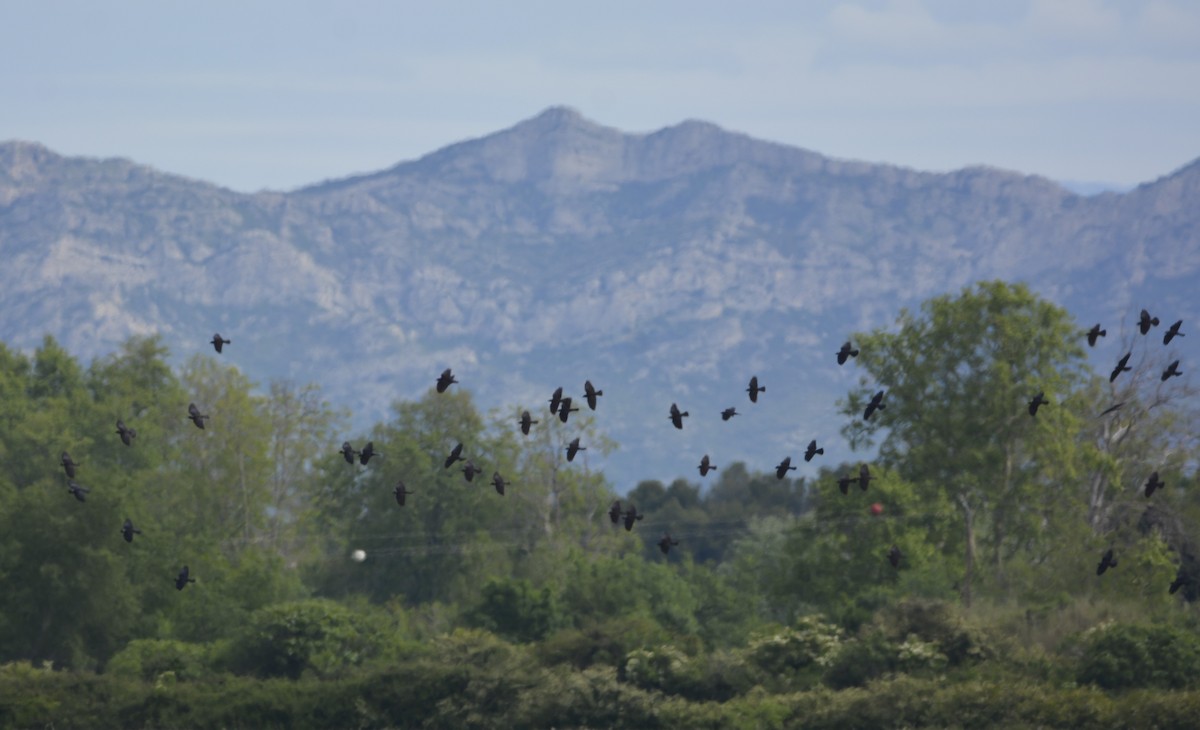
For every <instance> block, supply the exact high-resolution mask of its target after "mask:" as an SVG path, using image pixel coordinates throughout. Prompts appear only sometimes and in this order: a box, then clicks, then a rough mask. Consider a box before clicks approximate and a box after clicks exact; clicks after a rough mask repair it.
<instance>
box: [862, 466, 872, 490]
mask: <svg viewBox="0 0 1200 730" xmlns="http://www.w3.org/2000/svg"><path fill="white" fill-rule="evenodd" d="M874 478H875V477H873V476H871V470H870V469H869V468H867V465H866V464H863V465H862V466H860V467H858V488H859V489H861V490H863V491H864V492H865V491H867V485H868V484H870V483H871V480H872V479H874Z"/></svg>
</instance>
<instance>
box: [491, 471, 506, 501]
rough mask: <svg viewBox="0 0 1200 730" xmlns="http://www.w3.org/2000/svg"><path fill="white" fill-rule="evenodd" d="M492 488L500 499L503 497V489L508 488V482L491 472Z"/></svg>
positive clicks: (496, 473)
mask: <svg viewBox="0 0 1200 730" xmlns="http://www.w3.org/2000/svg"><path fill="white" fill-rule="evenodd" d="M492 486H493V487H495V488H496V493H497V494H499V495H500V496H501V497H503V496H504V488H505V487H506V486H508V482H506V481H504V477H502V476H500V472H498V471H494V472H492Z"/></svg>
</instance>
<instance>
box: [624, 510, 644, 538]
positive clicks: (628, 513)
mask: <svg viewBox="0 0 1200 730" xmlns="http://www.w3.org/2000/svg"><path fill="white" fill-rule="evenodd" d="M643 517H645V515H639V514H638V511H637V507H635V506H633V505H632V504H631V505H629V509H627V510H625V531H626V532H629V531H630V530H632V529H633V523H634V522H637V521H638V520H640V519H642V518H643Z"/></svg>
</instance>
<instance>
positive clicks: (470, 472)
mask: <svg viewBox="0 0 1200 730" xmlns="http://www.w3.org/2000/svg"><path fill="white" fill-rule="evenodd" d="M462 473H463V476H464V477H466V478H467V481H468V482H469V481H472V480H474V479H475V475H476V474H482V473H483V469H480V468H479V467H477V466H475V462H473V461H471V460H470V459H467V465H466V466H464V467H463V468H462Z"/></svg>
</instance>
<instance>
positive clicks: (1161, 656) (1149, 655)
mask: <svg viewBox="0 0 1200 730" xmlns="http://www.w3.org/2000/svg"><path fill="white" fill-rule="evenodd" d="M1082 639H1083V656H1082V658H1081V659H1080V661H1079V671H1078V673H1077V677H1078V680H1079V682H1080V683H1087V684H1094V685H1096V686H1098V687H1102V688H1104V689H1128V688H1133V687H1156V688H1160V689H1183V688H1188V687H1196V686H1197V685H1198V684H1200V637H1197V636H1196V635H1195V634H1194V633H1191V632H1188V631H1184V630H1181V629H1178V628H1175V627H1173V626H1162V625H1154V626H1144V625H1138V624H1104V625H1101V626H1099V627H1097V628H1095V629H1092V630H1090V631H1088V632H1085V634H1084V636H1083V637H1082Z"/></svg>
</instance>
